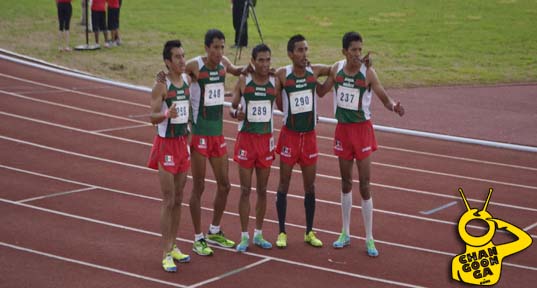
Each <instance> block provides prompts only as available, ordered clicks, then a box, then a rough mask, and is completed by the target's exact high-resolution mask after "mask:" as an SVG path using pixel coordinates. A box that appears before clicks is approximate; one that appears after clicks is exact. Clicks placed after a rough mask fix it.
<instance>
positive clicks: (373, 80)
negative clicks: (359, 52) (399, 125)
mask: <svg viewBox="0 0 537 288" xmlns="http://www.w3.org/2000/svg"><path fill="white" fill-rule="evenodd" d="M366 74H367V75H366V77H367V79H368V81H369V85H371V88H372V89H373V92H375V94H376V95H377V97H379V99H380V101H382V104H384V107H386V109H388V110H390V111H393V112H395V113H397V114H399V116H403V115H405V109H404V108H403V105H401V102H395V101H394V100H393V99H392V98H391V97H390V96H388V93H386V90H385V89H384V87H383V86H382V84H381V83H380V80H379V78H378V76H377V72H376V71H375V68H373V67H370V68H368V69H367V72H366Z"/></svg>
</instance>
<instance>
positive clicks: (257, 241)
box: [254, 234, 272, 249]
mask: <svg viewBox="0 0 537 288" xmlns="http://www.w3.org/2000/svg"><path fill="white" fill-rule="evenodd" d="M254 244H255V245H257V246H259V247H261V248H263V249H272V244H271V243H270V242H269V241H267V240H265V239H263V234H257V236H255V237H254Z"/></svg>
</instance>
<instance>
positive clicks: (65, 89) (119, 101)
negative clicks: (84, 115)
mask: <svg viewBox="0 0 537 288" xmlns="http://www.w3.org/2000/svg"><path fill="white" fill-rule="evenodd" d="M0 76H2V77H5V78H9V79H13V80H18V81H21V82H26V83H30V84H34V85H37V86H42V87H47V88H52V89H57V90H60V91H64V92H70V93H74V94H79V95H84V96H87V97H92V98H96V99H100V100H107V101H112V102H118V103H121V104H128V105H133V106H138V107H144V108H149V105H147V104H139V103H136V102H130V101H124V100H121V99H117V98H111V97H105V96H100V95H96V94H93V93H86V92H82V91H78V90H73V89H68V88H63V87H60V86H54V85H49V84H45V83H43V82H36V81H32V80H28V79H24V78H19V77H15V76H11V75H7V74H4V73H0Z"/></svg>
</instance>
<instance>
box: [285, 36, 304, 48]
mask: <svg viewBox="0 0 537 288" xmlns="http://www.w3.org/2000/svg"><path fill="white" fill-rule="evenodd" d="M300 41H306V38H304V36H302V35H300V34H297V35H294V36H292V37H291V38H289V41H287V52H293V51H294V50H295V44H296V42H300Z"/></svg>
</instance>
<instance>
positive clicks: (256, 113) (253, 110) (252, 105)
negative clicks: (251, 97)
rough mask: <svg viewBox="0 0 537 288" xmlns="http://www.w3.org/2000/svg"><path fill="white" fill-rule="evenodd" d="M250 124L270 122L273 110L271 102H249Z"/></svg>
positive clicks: (248, 115)
mask: <svg viewBox="0 0 537 288" xmlns="http://www.w3.org/2000/svg"><path fill="white" fill-rule="evenodd" d="M246 110H247V111H248V114H247V119H248V122H269V121H270V118H271V115H272V109H271V104H270V100H257V101H248V107H247V109H246Z"/></svg>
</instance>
